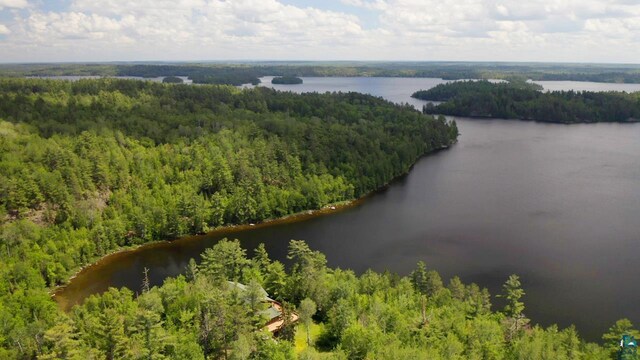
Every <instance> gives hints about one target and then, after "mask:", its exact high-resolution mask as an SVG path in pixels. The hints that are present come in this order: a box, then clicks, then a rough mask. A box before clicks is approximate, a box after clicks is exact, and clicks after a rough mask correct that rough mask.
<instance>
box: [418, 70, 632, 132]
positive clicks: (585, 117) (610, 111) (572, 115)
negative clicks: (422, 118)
mask: <svg viewBox="0 0 640 360" xmlns="http://www.w3.org/2000/svg"><path fill="white" fill-rule="evenodd" d="M541 90H542V89H541V87H540V85H537V84H532V83H528V82H524V81H514V82H504V83H492V82H489V81H486V80H483V81H458V82H451V83H448V84H440V85H438V86H436V87H434V88H431V89H429V90H420V91H417V92H415V93H413V95H411V96H412V97H414V98H416V99H421V100H428V101H439V102H440V101H441V102H442V103H441V104H438V105H434V104H432V103H429V104H427V105H425V106H424V107H423V112H424V113H425V114H442V115H454V116H468V117H483V118H504V119H520V120H534V121H541V122H554V123H564V124H571V123H594V122H639V121H640V93H626V92H588V91H583V92H576V91H553V92H543V91H541Z"/></svg>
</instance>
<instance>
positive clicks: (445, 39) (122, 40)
mask: <svg viewBox="0 0 640 360" xmlns="http://www.w3.org/2000/svg"><path fill="white" fill-rule="evenodd" d="M204 60H229V61H231V60H381V61H382V60H395V61H402V60H406V61H539V62H596V63H640V0H316V1H313V0H139V1H136V0H0V62H5V63H6V62H87V61H91V62H93V61H96V62H100V61H204Z"/></svg>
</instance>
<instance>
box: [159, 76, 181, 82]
mask: <svg viewBox="0 0 640 360" xmlns="http://www.w3.org/2000/svg"><path fill="white" fill-rule="evenodd" d="M162 82H163V83H165V84H182V83H184V80H182V78H179V77H177V76H167V77H166V78H164V79H162Z"/></svg>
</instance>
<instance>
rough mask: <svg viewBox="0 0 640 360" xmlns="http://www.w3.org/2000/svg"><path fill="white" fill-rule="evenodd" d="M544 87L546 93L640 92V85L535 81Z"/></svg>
mask: <svg viewBox="0 0 640 360" xmlns="http://www.w3.org/2000/svg"><path fill="white" fill-rule="evenodd" d="M534 82H535V83H536V84H540V85H542V87H543V88H544V89H545V90H546V91H559V90H575V91H626V92H635V91H640V84H614V83H597V82H588V81H534Z"/></svg>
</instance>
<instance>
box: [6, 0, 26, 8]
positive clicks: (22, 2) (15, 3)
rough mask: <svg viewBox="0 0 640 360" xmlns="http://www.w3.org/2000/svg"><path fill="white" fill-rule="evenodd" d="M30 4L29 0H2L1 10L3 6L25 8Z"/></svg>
mask: <svg viewBox="0 0 640 360" xmlns="http://www.w3.org/2000/svg"><path fill="white" fill-rule="evenodd" d="M28 6H29V2H28V1H27V0H0V10H2V9H3V8H13V9H24V8H26V7H28Z"/></svg>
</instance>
